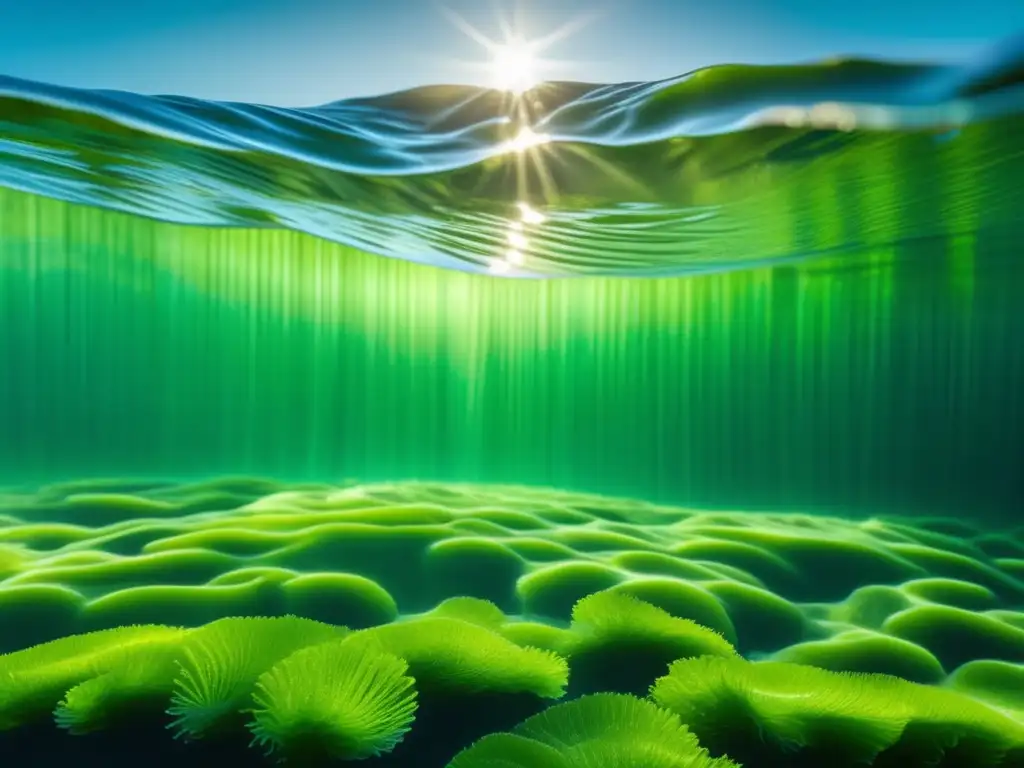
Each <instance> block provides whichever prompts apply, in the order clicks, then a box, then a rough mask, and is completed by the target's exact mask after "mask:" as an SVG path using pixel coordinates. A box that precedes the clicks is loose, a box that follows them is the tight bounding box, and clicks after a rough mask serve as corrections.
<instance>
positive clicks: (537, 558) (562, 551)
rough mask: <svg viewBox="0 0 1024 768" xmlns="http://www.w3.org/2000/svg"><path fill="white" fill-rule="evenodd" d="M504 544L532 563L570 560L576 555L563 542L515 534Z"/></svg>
mask: <svg viewBox="0 0 1024 768" xmlns="http://www.w3.org/2000/svg"><path fill="white" fill-rule="evenodd" d="M505 545H506V546H507V547H508V548H509V549H511V550H512V551H513V552H515V553H516V554H517V555H519V556H520V557H521V558H523V559H524V560H528V561H530V562H532V563H553V562H558V561H559V560H572V559H573V558H574V557H576V553H575V552H573V551H572V550H571V549H570V548H569V547H567V546H565V545H564V544H556V543H555V542H553V541H547V540H545V539H531V538H527V537H520V536H517V537H516V538H514V539H510V540H509V541H507V542H505Z"/></svg>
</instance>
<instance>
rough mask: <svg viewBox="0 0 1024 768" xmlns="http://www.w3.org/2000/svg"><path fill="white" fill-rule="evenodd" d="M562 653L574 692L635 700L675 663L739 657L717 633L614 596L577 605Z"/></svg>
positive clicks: (596, 597) (608, 594)
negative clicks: (619, 694)
mask: <svg viewBox="0 0 1024 768" xmlns="http://www.w3.org/2000/svg"><path fill="white" fill-rule="evenodd" d="M564 652H565V654H566V655H567V656H568V658H569V663H570V666H571V669H572V680H573V689H574V690H576V691H612V690H614V691H620V692H623V693H636V694H643V693H645V692H646V691H647V689H648V687H649V686H650V684H651V683H652V682H654V679H655V678H656V677H659V676H660V675H663V674H664V673H665V671H666V670H667V668H668V665H669V663H670V662H672V661H675V660H676V659H682V658H690V657H693V656H704V655H713V656H727V657H728V656H734V655H736V651H735V649H734V648H733V647H732V645H731V644H730V643H729V642H728V641H727V640H725V638H723V637H722V636H721V635H719V634H718V633H717V632H714V631H713V630H710V629H708V628H706V627H702V626H700V625H699V624H696V623H694V622H692V621H689V620H688V619H679V618H676V617H675V616H671V615H670V614H669V613H667V612H666V611H663V610H662V609H661V608H656V607H655V606H653V605H650V604H648V603H645V602H643V601H642V600H638V599H636V598H634V597H630V596H629V595H625V594H617V593H615V592H599V593H597V594H594V595H590V596H589V597H585V598H583V599H582V600H580V601H579V602H578V603H576V606H575V607H574V608H573V612H572V624H571V626H570V629H569V638H568V640H567V642H566V645H565V648H564Z"/></svg>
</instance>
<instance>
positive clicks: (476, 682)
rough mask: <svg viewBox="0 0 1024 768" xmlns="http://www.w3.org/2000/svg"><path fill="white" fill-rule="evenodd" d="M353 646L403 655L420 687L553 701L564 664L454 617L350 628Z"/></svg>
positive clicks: (563, 680) (565, 675)
mask: <svg viewBox="0 0 1024 768" xmlns="http://www.w3.org/2000/svg"><path fill="white" fill-rule="evenodd" d="M346 642H347V643H349V644H350V645H352V646H353V647H363V646H367V645H368V646H371V647H372V646H373V645H375V644H378V643H379V644H380V646H381V647H383V648H384V649H385V650H387V651H389V652H390V653H393V654H395V655H396V656H398V657H400V658H402V659H404V660H405V661H406V662H408V664H409V670H410V673H411V674H412V675H413V677H415V678H416V683H417V685H418V686H419V687H420V689H421V690H426V689H430V690H434V691H452V692H459V693H475V692H485V691H487V692H495V693H508V694H513V693H529V694H533V695H535V696H538V697H541V698H547V699H557V698H560V697H561V696H562V695H563V694H564V693H565V687H566V685H567V684H568V679H569V668H568V665H567V664H566V661H565V659H563V658H562V657H561V656H559V655H558V654H556V653H553V652H551V651H543V650H540V649H537V648H530V647H520V646H518V645H516V644H515V643H513V642H512V641H510V640H507V639H505V638H504V637H502V636H501V635H500V634H498V633H497V632H494V631H491V630H488V629H486V628H485V627H482V626H480V625H479V624H471V623H469V622H467V621H462V620H460V619H453V618H446V617H432V616H429V615H428V616H425V617H422V618H415V619H410V620H408V621H399V622H395V623H393V624H386V625H383V626H379V627H373V628H371V629H364V630H360V631H359V632H354V633H352V635H351V636H350V637H349V638H348V639H347V640H346Z"/></svg>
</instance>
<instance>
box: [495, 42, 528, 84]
mask: <svg viewBox="0 0 1024 768" xmlns="http://www.w3.org/2000/svg"><path fill="white" fill-rule="evenodd" d="M536 48H537V46H536V44H531V43H528V42H526V41H525V40H521V39H519V38H513V39H512V40H510V41H508V42H507V43H504V44H502V45H495V46H494V47H493V48H492V49H491V53H492V56H493V59H492V60H491V73H492V76H493V78H494V87H495V88H498V89H499V90H502V91H508V92H510V93H514V94H520V93H525V92H526V91H528V90H530V89H531V88H533V87H534V86H535V85H537V84H538V83H539V82H540V73H539V72H538V70H539V68H540V66H539V65H540V62H539V60H538V59H537V53H536Z"/></svg>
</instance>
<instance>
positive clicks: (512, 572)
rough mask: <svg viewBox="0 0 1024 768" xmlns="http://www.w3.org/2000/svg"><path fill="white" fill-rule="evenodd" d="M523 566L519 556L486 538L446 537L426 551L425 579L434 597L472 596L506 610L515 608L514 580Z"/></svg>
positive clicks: (520, 572) (524, 564)
mask: <svg viewBox="0 0 1024 768" xmlns="http://www.w3.org/2000/svg"><path fill="white" fill-rule="evenodd" d="M525 567H526V563H525V561H524V560H523V559H522V558H521V557H519V555H517V554H515V553H514V552H512V551H511V550H510V549H508V548H507V547H505V546H503V545H501V544H499V543H497V542H494V541H489V540H487V539H479V538H456V539H446V540H445V541H439V542H437V543H436V544H433V545H431V546H430V547H429V548H428V549H427V554H426V573H427V579H428V580H429V581H430V584H431V586H432V587H433V590H434V596H435V598H436V599H444V598H446V597H453V596H456V595H462V596H466V597H476V598H480V599H482V600H489V601H491V602H492V603H494V604H495V605H497V606H498V607H499V608H501V609H502V610H507V611H514V610H516V608H517V605H516V598H515V588H516V580H517V579H518V578H519V577H520V576H521V575H522V573H523V570H524V568H525Z"/></svg>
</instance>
